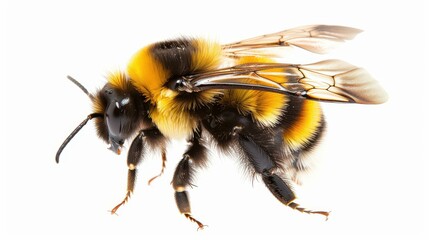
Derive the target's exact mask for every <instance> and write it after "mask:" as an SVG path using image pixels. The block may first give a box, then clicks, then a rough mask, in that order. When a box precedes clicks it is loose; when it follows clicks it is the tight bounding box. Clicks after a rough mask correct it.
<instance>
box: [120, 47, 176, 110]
mask: <svg viewBox="0 0 429 240" xmlns="http://www.w3.org/2000/svg"><path fill="white" fill-rule="evenodd" d="M150 48H151V46H147V47H145V48H142V49H141V50H140V51H138V52H137V53H136V54H135V55H134V56H133V57H132V58H131V61H130V62H129V64H128V69H127V72H128V75H129V76H130V78H131V82H132V84H133V85H134V86H135V87H136V89H137V90H138V91H139V92H141V93H143V94H144V95H145V96H146V97H147V98H148V99H149V101H150V102H151V103H152V104H156V102H157V101H158V100H159V99H158V98H159V93H160V92H161V88H162V86H163V84H164V83H165V82H166V80H167V76H168V72H167V71H166V70H165V69H164V68H163V66H162V65H161V64H160V63H159V62H157V61H156V60H155V59H154V58H153V57H152V56H151V54H150Z"/></svg>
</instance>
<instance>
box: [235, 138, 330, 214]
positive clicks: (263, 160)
mask: <svg viewBox="0 0 429 240" xmlns="http://www.w3.org/2000/svg"><path fill="white" fill-rule="evenodd" d="M238 143H239V145H240V146H241V148H242V149H243V152H244V155H245V157H246V158H247V160H248V161H249V162H250V164H251V165H252V166H253V168H254V169H255V171H256V172H257V173H259V174H261V176H262V180H263V181H264V183H265V185H266V186H267V188H268V189H269V190H270V192H271V193H272V194H273V195H274V196H275V197H276V198H277V199H278V200H279V201H280V202H281V203H283V204H285V205H286V206H289V207H291V208H292V209H296V210H298V211H300V212H304V213H312V214H321V215H324V216H325V217H326V218H327V217H328V216H329V213H328V212H324V211H311V210H307V209H305V208H302V207H299V204H297V203H295V202H294V200H295V194H294V193H293V191H292V189H291V188H290V187H289V186H288V183H287V181H286V180H284V179H282V178H281V177H280V176H278V175H277V174H276V173H275V170H276V169H278V168H277V167H276V164H275V162H273V161H272V159H271V157H270V156H269V154H267V152H266V151H265V150H264V149H263V148H262V147H261V146H260V145H258V144H257V143H255V142H254V141H253V140H252V139H251V138H249V137H246V136H242V135H240V136H239V137H238Z"/></svg>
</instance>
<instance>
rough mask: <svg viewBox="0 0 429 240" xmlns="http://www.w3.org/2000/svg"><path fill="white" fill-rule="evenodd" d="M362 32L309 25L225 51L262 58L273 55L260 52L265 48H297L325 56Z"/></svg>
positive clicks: (228, 45) (246, 41) (260, 37)
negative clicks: (262, 56) (324, 54)
mask: <svg viewBox="0 0 429 240" xmlns="http://www.w3.org/2000/svg"><path fill="white" fill-rule="evenodd" d="M360 32H362V30H360V29H356V28H351V27H344V26H335V25H309V26H303V27H298V28H293V29H288V30H284V31H281V32H277V33H272V34H266V35H262V36H258V37H254V38H250V39H246V40H243V41H240V42H235V43H232V44H226V45H223V50H224V54H225V55H226V56H227V57H241V56H249V55H258V56H260V55H271V54H268V52H267V54H264V52H261V51H259V50H261V49H263V48H272V47H288V46H295V47H299V48H302V49H305V50H307V51H310V52H314V53H319V54H323V53H327V52H329V51H330V50H331V49H332V48H335V47H336V46H337V45H338V44H340V43H342V42H344V41H346V40H351V39H353V38H354V37H355V36H356V35H357V34H359V33H360Z"/></svg>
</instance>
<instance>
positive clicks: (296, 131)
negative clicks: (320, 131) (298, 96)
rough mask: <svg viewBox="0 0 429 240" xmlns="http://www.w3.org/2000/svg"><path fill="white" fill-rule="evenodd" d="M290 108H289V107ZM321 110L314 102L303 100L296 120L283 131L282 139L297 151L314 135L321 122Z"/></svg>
mask: <svg viewBox="0 0 429 240" xmlns="http://www.w3.org/2000/svg"><path fill="white" fill-rule="evenodd" d="M289 107H291V106H289ZM322 117H323V115H322V109H321V108H320V104H319V103H318V102H316V101H312V100H305V101H304V102H303V105H302V109H301V112H300V115H299V117H298V119H297V120H296V121H295V122H294V124H293V125H292V126H289V127H288V128H287V129H285V132H284V135H283V136H284V139H285V141H286V142H287V143H288V144H289V145H290V146H292V148H294V149H299V148H300V147H302V145H304V144H305V143H307V142H308V141H309V140H310V139H311V138H312V137H313V136H314V134H315V133H316V131H317V128H318V127H319V126H320V123H321V120H322Z"/></svg>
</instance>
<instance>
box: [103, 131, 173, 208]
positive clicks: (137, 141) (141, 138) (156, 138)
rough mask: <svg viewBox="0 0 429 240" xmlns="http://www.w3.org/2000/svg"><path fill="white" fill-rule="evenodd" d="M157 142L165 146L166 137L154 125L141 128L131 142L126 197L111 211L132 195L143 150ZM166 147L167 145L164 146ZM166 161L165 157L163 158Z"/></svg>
mask: <svg viewBox="0 0 429 240" xmlns="http://www.w3.org/2000/svg"><path fill="white" fill-rule="evenodd" d="M156 144H161V145H162V146H165V138H164V136H162V134H161V133H160V132H159V130H158V128H156V127H153V128H150V129H145V130H141V131H140V132H139V134H138V135H137V136H136V137H135V138H134V140H133V142H132V143H131V146H130V149H129V151H128V156H127V165H128V183H127V193H126V194H125V198H124V199H123V200H122V202H120V203H119V204H118V205H116V206H115V207H114V208H113V209H112V210H111V211H110V212H111V213H112V214H115V213H116V211H117V210H118V209H119V207H121V206H122V205H124V204H125V203H126V202H127V201H128V199H129V198H130V197H131V194H132V193H133V191H134V185H135V180H136V175H137V168H136V167H137V165H138V164H139V163H140V162H141V159H142V156H143V151H144V150H145V148H146V147H147V145H149V147H153V146H155V145H156ZM163 149H165V147H164V148H163ZM163 161H164V159H163Z"/></svg>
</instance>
